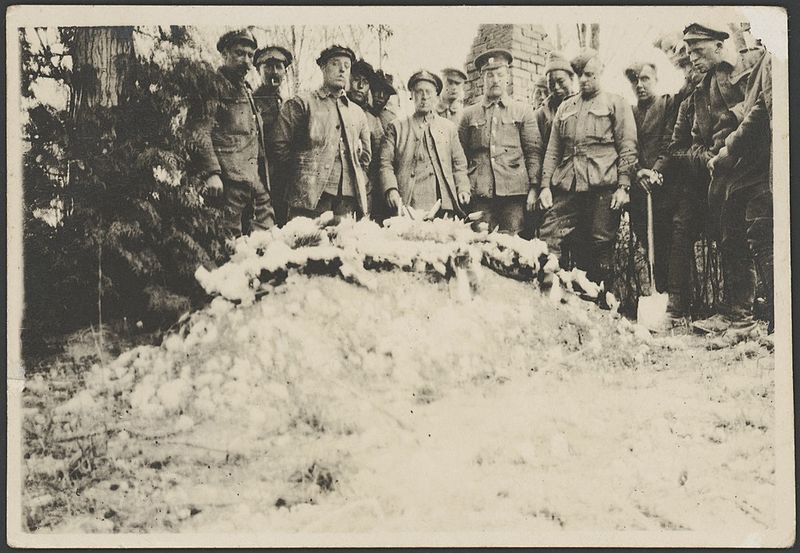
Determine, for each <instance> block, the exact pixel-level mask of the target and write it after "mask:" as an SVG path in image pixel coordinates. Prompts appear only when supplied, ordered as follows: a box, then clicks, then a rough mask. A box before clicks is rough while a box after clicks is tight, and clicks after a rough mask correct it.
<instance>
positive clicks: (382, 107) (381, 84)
mask: <svg viewBox="0 0 800 553" xmlns="http://www.w3.org/2000/svg"><path fill="white" fill-rule="evenodd" d="M369 84H370V90H371V91H372V113H373V115H375V116H376V117H377V118H378V119H380V122H381V125H382V126H383V130H384V132H385V131H386V128H387V127H388V126H389V123H391V122H392V121H394V120H395V119H397V114H395V112H394V111H392V110H391V109H390V107H389V99H390V98H391V97H392V96H394V95H396V94H397V90H395V88H394V77H393V76H392V75H390V74H388V73H384V72H383V69H378V70H377V71H375V73H373V75H372V80H371V81H370V83H369Z"/></svg>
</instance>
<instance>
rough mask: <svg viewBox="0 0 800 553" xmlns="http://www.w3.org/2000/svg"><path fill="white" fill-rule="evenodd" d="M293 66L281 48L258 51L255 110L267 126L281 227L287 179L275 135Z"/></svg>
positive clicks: (267, 141) (276, 208) (278, 223)
mask: <svg viewBox="0 0 800 553" xmlns="http://www.w3.org/2000/svg"><path fill="white" fill-rule="evenodd" d="M291 64H292V54H291V52H289V51H288V50H287V49H286V48H283V47H281V46H265V47H263V48H259V49H258V50H256V53H255V55H254V56H253V65H254V66H255V68H256V69H257V70H258V74H259V75H260V76H261V86H259V87H258V88H256V89H255V91H254V92H253V98H254V99H255V101H256V106H258V109H259V111H260V113H261V119H262V121H263V124H264V137H265V138H266V143H267V159H268V161H269V169H270V175H269V177H270V179H269V181H270V185H271V186H272V207H273V209H274V210H275V222H276V223H277V225H278V226H283V225H285V224H286V202H285V200H284V195H285V192H286V189H285V185H284V179H283V178H281V177H280V176H279V175H278V174H277V172H276V171H277V167H278V163H277V161H276V160H275V159H273V157H274V146H273V145H274V142H275V133H276V131H277V127H278V117H280V113H281V107H282V106H283V97H282V96H281V86H282V85H283V83H284V81H285V80H286V69H287V68H288V67H289V66H290V65H291Z"/></svg>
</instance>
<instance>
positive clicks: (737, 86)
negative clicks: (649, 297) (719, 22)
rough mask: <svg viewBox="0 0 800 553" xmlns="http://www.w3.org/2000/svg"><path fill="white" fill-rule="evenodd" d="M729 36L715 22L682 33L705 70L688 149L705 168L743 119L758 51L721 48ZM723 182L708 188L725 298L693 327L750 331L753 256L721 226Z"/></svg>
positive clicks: (692, 55) (697, 93) (696, 94)
mask: <svg viewBox="0 0 800 553" xmlns="http://www.w3.org/2000/svg"><path fill="white" fill-rule="evenodd" d="M729 36H730V35H729V34H728V33H727V32H726V31H724V30H722V29H718V28H715V27H714V26H713V25H710V24H709V25H706V24H699V23H692V24H690V25H688V26H687V27H686V28H685V29H684V32H683V38H684V41H685V42H686V43H687V44H688V49H689V57H690V59H691V60H692V63H693V64H694V66H695V67H696V68H697V69H698V70H700V71H705V72H706V74H705V76H704V77H703V79H702V80H701V81H700V84H699V85H697V88H696V89H695V92H694V94H693V100H694V112H695V115H694V124H693V126H692V146H691V148H690V155H691V156H692V157H693V159H694V160H695V161H696V163H698V164H705V165H706V167H708V165H709V162H710V161H711V159H712V158H713V157H714V156H716V155H717V154H718V153H719V151H720V150H721V149H722V147H723V146H724V145H725V139H726V138H727V137H728V135H729V134H731V132H733V131H734V130H735V129H736V128H737V127H738V126H739V123H741V121H742V120H743V118H744V109H745V108H744V105H745V104H744V99H745V92H746V88H747V79H748V77H749V76H750V74H751V72H752V69H753V66H754V65H755V64H756V62H757V61H758V60H759V59H760V57H761V55H762V54H761V52H759V51H752V50H751V51H748V52H746V53H745V54H743V55H737V54H735V53H733V52H730V51H729V49H727V48H725V46H726V45H725V40H726V39H728V37H729ZM726 182H729V181H728V180H727V179H725V178H724V177H722V178H719V179H714V178H712V180H711V183H710V184H709V192H708V200H709V215H710V216H709V220H710V225H709V226H710V228H709V231H710V232H711V233H712V236H713V237H714V238H717V239H720V242H721V250H722V252H721V253H722V274H723V281H724V290H723V303H722V305H721V306H720V312H719V313H716V314H714V315H712V316H711V317H708V318H706V319H703V320H700V321H695V322H694V323H693V328H694V329H695V330H696V331H697V332H701V333H722V332H725V331H727V330H729V329H733V330H734V331H736V330H744V331H745V332H749V331H750V330H751V329H752V327H753V326H754V324H755V323H754V321H753V319H752V308H753V302H754V294H755V279H756V274H755V269H754V266H753V260H752V258H751V256H750V254H749V252H748V250H747V248H746V247H742V244H743V242H742V241H741V240H739V239H738V238H737V237H736V236H733V239H731V235H730V233H729V232H728V231H729V230H730V229H721V228H720V223H719V221H720V216H721V211H722V208H721V207H722V204H723V201H724V200H725V198H726V196H727V195H728V193H729V192H730V191H728V190H726ZM745 203H746V202H745ZM770 206H771V204H770ZM721 230H723V232H720V231H721ZM744 244H745V245H746V241H745V242H744Z"/></svg>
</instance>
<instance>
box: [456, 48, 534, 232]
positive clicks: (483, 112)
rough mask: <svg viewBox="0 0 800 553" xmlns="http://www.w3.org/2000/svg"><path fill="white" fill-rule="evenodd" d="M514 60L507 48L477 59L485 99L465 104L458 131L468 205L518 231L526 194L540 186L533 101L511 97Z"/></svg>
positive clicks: (490, 220)
mask: <svg viewBox="0 0 800 553" xmlns="http://www.w3.org/2000/svg"><path fill="white" fill-rule="evenodd" d="M512 61H513V57H512V56H511V54H510V53H509V52H508V51H506V50H490V51H488V52H485V53H483V54H481V55H480V56H478V57H477V58H476V59H475V66H476V67H478V68H479V69H480V71H481V76H482V78H483V99H482V100H481V101H480V102H478V103H477V104H474V105H472V106H469V107H468V108H465V109H464V115H463V116H462V117H461V123H460V124H459V131H458V134H459V137H460V139H461V145H462V146H463V147H464V153H465V154H466V156H467V162H468V163H469V178H470V183H471V186H472V190H471V191H472V198H473V205H472V208H474V209H476V210H480V211H483V212H484V215H485V221H486V222H487V223H488V224H489V226H490V228H494V227H496V226H497V227H499V228H500V230H501V231H502V232H506V233H509V234H517V233H519V232H520V231H521V230H523V225H524V219H525V198H526V195H527V194H528V191H529V190H530V189H531V188H533V187H535V186H538V178H539V175H538V173H539V171H538V168H537V167H536V160H535V156H534V151H535V149H536V144H537V142H538V141H539V140H541V137H540V136H539V131H538V128H537V127H536V121H535V119H534V117H533V110H532V109H531V107H530V106H529V105H528V104H527V103H523V102H520V101H518V100H514V99H512V98H510V97H509V94H508V82H509V75H510V72H509V64H510V63H511V62H512Z"/></svg>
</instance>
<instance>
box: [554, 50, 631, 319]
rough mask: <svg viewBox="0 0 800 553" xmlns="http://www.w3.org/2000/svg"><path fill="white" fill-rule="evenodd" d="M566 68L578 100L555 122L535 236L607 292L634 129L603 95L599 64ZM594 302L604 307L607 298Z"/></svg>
mask: <svg viewBox="0 0 800 553" xmlns="http://www.w3.org/2000/svg"><path fill="white" fill-rule="evenodd" d="M570 65H571V66H572V69H573V71H575V74H576V75H578V82H579V84H580V94H576V95H575V96H571V97H569V98H567V99H566V100H564V101H563V102H562V103H561V105H560V106H559V108H558V111H557V112H556V115H555V119H554V120H553V127H552V131H551V134H550V140H549V142H548V144H547V152H546V154H545V159H544V166H543V168H542V181H541V191H540V193H539V202H540V203H541V206H542V208H544V209H546V210H547V211H546V212H545V214H544V218H543V219H544V220H543V222H542V226H541V229H540V233H541V237H542V238H543V239H544V240H545V241H546V242H547V245H548V247H549V248H550V250H551V252H552V253H554V254H555V255H556V256H560V255H561V251H562V242H563V241H564V240H565V239H569V241H570V251H571V252H576V251H577V252H578V253H577V255H576V256H575V257H576V258H577V259H576V261H577V263H576V264H577V266H578V267H579V268H581V269H584V270H586V271H587V276H588V277H589V279H590V280H592V281H594V282H599V283H602V284H603V285H604V288H605V290H606V291H611V290H612V289H613V280H612V279H613V253H614V243H615V239H616V233H617V229H618V227H619V216H620V211H621V209H622V208H623V207H624V206H625V205H626V204H627V203H628V201H629V194H628V191H629V189H630V184H631V180H632V179H634V178H635V176H636V160H637V157H638V154H637V148H636V123H635V122H634V119H633V112H632V111H631V108H630V106H629V105H628V104H627V103H626V102H625V100H624V99H623V98H622V97H621V96H618V95H616V94H611V93H609V92H605V91H602V90H601V89H600V83H599V78H600V75H601V74H602V71H603V63H602V62H601V60H600V58H599V57H598V55H597V52H596V51H595V50H591V49H587V50H584V51H582V52H581V53H580V54H579V55H578V56H576V57H575V58H574V59H573V60H572V61H571V63H570ZM599 299H600V305H601V306H604V307H605V305H604V300H605V295H604V294H600V298H599Z"/></svg>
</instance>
